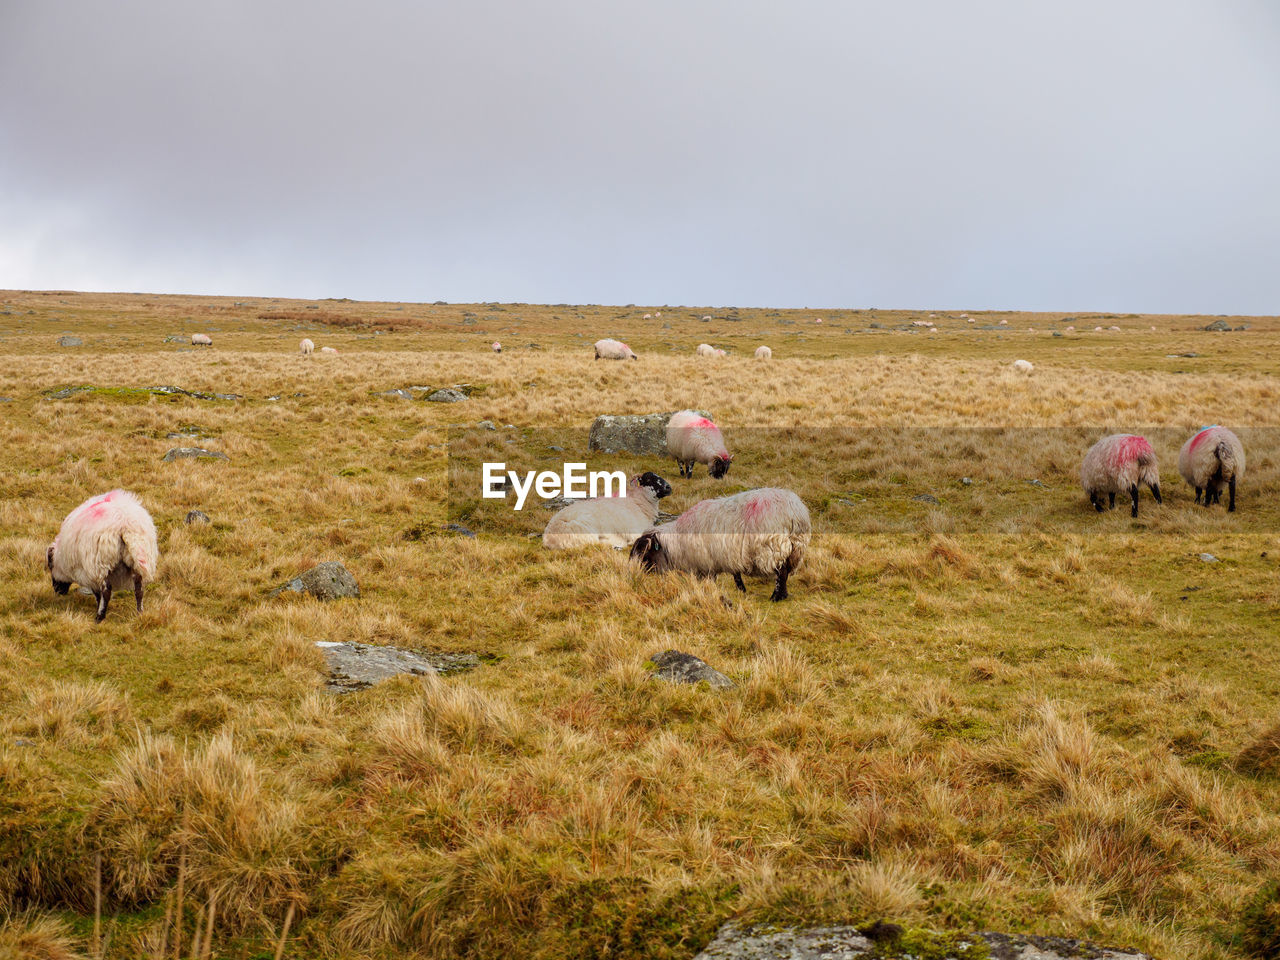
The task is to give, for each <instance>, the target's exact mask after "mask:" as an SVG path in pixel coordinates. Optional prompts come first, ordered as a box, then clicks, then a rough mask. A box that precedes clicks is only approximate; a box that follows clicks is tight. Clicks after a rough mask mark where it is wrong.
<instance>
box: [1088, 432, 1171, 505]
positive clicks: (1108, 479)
mask: <svg viewBox="0 0 1280 960" xmlns="http://www.w3.org/2000/svg"><path fill="white" fill-rule="evenodd" d="M1080 483H1081V484H1082V485H1083V486H1084V492H1085V495H1086V496H1088V498H1089V502H1090V503H1092V504H1093V506H1094V508H1095V509H1096V510H1097V511H1098V512H1099V513H1101V512H1102V497H1103V495H1104V494H1106V495H1108V496H1109V497H1110V501H1111V509H1113V510H1114V509H1115V506H1116V494H1117V493H1121V494H1126V495H1128V496H1129V497H1131V498H1132V499H1133V509H1132V511H1131V513H1130V515H1131V516H1134V517H1136V516H1137V515H1138V485H1139V484H1145V485H1146V486H1148V487H1149V488H1150V489H1151V494H1152V496H1154V497H1155V498H1156V503H1164V501H1163V500H1162V499H1161V498H1160V464H1159V462H1158V461H1157V460H1156V454H1155V451H1154V450H1152V449H1151V443H1150V442H1149V441H1148V440H1147V438H1146V437H1139V436H1136V435H1134V434H1131V433H1114V434H1112V435H1111V436H1109V437H1103V438H1102V439H1101V440H1099V441H1098V442H1097V443H1095V444H1094V445H1093V446H1092V447H1091V448H1090V449H1089V452H1088V453H1087V454H1085V457H1084V463H1082V464H1081V465H1080Z"/></svg>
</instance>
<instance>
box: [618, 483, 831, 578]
mask: <svg viewBox="0 0 1280 960" xmlns="http://www.w3.org/2000/svg"><path fill="white" fill-rule="evenodd" d="M811 531H812V527H811V525H810V522H809V510H808V508H807V507H806V506H805V505H804V501H803V500H801V499H800V498H799V497H798V496H796V495H795V494H794V493H792V492H791V491H790V490H784V489H782V488H781V487H761V488H759V489H756V490H747V491H745V492H743V493H737V494H734V495H733V496H730V497H720V498H719V499H716V500H703V501H701V502H700V503H696V504H694V505H693V506H692V507H690V508H689V509H688V510H686V511H685V512H684V513H682V514H680V516H678V517H677V518H676V519H675V520H674V521H672V522H671V523H667V524H663V525H662V526H659V527H651V528H650V529H648V530H646V531H645V532H644V533H643V534H642V535H641V536H640V538H639V539H638V540H636V542H635V545H634V546H633V547H632V548H631V557H632V559H635V560H639V561H640V563H641V565H642V566H643V567H644V569H645V570H648V571H650V572H655V573H661V572H664V571H666V570H684V571H687V572H689V573H693V574H695V575H697V576H699V577H711V578H714V577H716V576H717V575H719V574H721V573H729V574H732V575H733V582H734V585H735V586H737V588H738V589H739V590H741V591H743V592H744V593H745V592H746V589H747V588H746V586H745V585H744V584H743V582H742V578H743V576H754V577H773V578H775V579H776V581H777V582H776V585H775V587H774V590H773V595H772V596H771V597H770V599H771V600H774V601H778V600H785V599H786V597H787V578H788V577H789V576H790V575H791V574H792V573H793V572H794V571H795V570H796V568H798V567H799V566H800V564H801V562H802V561H803V560H804V553H805V549H806V548H807V547H808V545H809V539H810V536H811Z"/></svg>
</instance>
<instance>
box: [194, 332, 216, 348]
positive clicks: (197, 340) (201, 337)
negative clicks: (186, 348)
mask: <svg viewBox="0 0 1280 960" xmlns="http://www.w3.org/2000/svg"><path fill="white" fill-rule="evenodd" d="M191 344H192V346H196V347H211V346H213V341H212V340H211V339H209V335H208V334H207V333H193V334H192V335H191Z"/></svg>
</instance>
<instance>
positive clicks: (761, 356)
mask: <svg viewBox="0 0 1280 960" xmlns="http://www.w3.org/2000/svg"><path fill="white" fill-rule="evenodd" d="M756 359H757V360H772V359H773V351H772V350H770V349H769V348H768V347H763V346H761V347H756Z"/></svg>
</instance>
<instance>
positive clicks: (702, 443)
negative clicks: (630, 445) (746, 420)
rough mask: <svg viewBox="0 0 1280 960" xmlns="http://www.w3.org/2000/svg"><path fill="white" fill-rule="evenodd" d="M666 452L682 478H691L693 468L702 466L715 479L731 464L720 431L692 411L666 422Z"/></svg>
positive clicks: (674, 416)
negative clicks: (671, 457)
mask: <svg viewBox="0 0 1280 960" xmlns="http://www.w3.org/2000/svg"><path fill="white" fill-rule="evenodd" d="M667 452H668V453H670V454H671V456H673V457H674V458H675V461H676V463H677V464H679V466H680V476H682V477H692V476H693V465H694V464H695V463H704V464H706V465H707V472H708V473H710V474H711V476H712V477H714V478H715V479H717V480H719V479H720V478H721V477H723V476H724V475H725V474H726V473H728V472H729V464H730V463H732V462H733V457H732V456H730V454H729V448H728V447H726V446H725V443H724V437H723V436H721V434H720V428H719V427H717V426H716V425H715V423H714V422H713V421H711V420H709V419H707V418H706V417H704V416H703V415H702V414H700V413H698V412H697V411H696V410H681V411H679V412H678V413H673V414H672V415H671V419H670V420H668V421H667Z"/></svg>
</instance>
